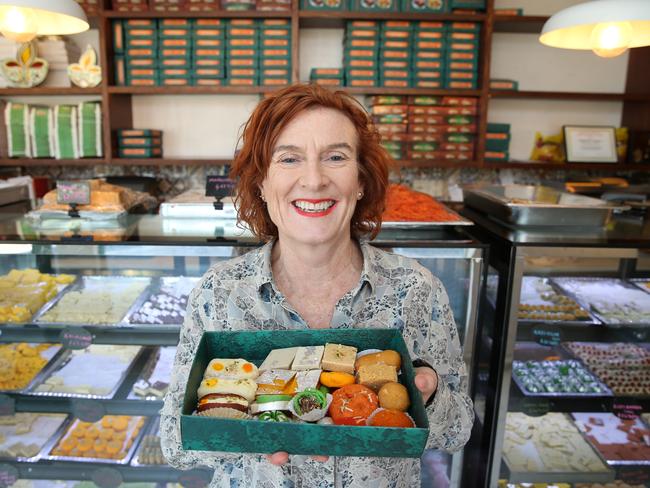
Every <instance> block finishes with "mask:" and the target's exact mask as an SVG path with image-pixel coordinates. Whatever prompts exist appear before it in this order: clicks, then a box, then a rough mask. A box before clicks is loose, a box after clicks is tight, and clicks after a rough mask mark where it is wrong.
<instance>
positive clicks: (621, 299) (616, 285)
mask: <svg viewBox="0 0 650 488" xmlns="http://www.w3.org/2000/svg"><path fill="white" fill-rule="evenodd" d="M551 281H552V282H553V283H554V284H555V285H556V286H558V287H559V288H560V290H562V292H563V293H565V294H567V295H568V296H570V297H571V298H573V299H574V300H575V301H576V302H578V303H579V304H580V305H582V307H583V308H585V309H586V310H589V312H590V313H591V314H592V315H593V316H594V317H596V318H597V319H598V320H600V321H601V322H602V323H603V324H606V325H609V326H618V327H624V326H639V325H649V324H650V294H649V293H645V292H643V291H641V290H640V289H639V288H638V287H637V286H635V285H633V284H631V283H629V282H627V281H624V280H620V279H616V278H551ZM599 288H600V290H599ZM617 289H618V290H617ZM635 300H638V306H639V307H638V312H637V313H639V314H641V315H642V316H643V317H640V319H638V320H637V319H636V318H635V319H633V320H625V321H623V320H622V319H616V318H614V317H611V316H608V315H607V314H606V313H605V312H603V311H602V310H599V308H598V306H597V304H598V302H603V303H605V304H607V306H609V307H611V306H612V305H616V306H620V307H625V306H628V305H629V304H630V303H636V302H635ZM610 310H611V308H610ZM621 312H622V313H623V315H624V316H625V317H627V316H628V314H629V313H630V311H625V309H621Z"/></svg>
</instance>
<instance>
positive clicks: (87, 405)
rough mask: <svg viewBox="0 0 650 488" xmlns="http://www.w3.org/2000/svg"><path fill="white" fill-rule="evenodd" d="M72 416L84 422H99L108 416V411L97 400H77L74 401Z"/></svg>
mask: <svg viewBox="0 0 650 488" xmlns="http://www.w3.org/2000/svg"><path fill="white" fill-rule="evenodd" d="M72 414H73V415H74V416H75V417H77V418H78V419H80V420H83V421H84V422H91V423H94V422H97V421H98V420H101V418H102V417H103V416H104V415H106V409H105V408H104V405H103V404H102V403H101V402H98V401H97V400H84V399H75V400H73V401H72Z"/></svg>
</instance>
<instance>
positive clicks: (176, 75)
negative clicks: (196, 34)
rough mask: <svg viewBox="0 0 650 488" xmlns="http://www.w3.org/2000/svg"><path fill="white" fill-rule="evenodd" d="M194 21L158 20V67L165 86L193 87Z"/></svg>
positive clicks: (162, 83) (161, 82) (161, 80)
mask: <svg viewBox="0 0 650 488" xmlns="http://www.w3.org/2000/svg"><path fill="white" fill-rule="evenodd" d="M193 24H194V21H193V20H192V19H160V20H158V38H159V41H158V42H159V50H158V56H159V57H158V65H159V68H160V69H159V70H160V84H161V85H163V86H190V85H192V82H193V78H192V73H193V71H192V48H193V47H194V38H193Z"/></svg>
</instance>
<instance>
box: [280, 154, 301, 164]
mask: <svg viewBox="0 0 650 488" xmlns="http://www.w3.org/2000/svg"><path fill="white" fill-rule="evenodd" d="M297 161H298V158H294V157H293V156H284V157H282V158H280V162H281V163H285V164H293V163H296V162H297Z"/></svg>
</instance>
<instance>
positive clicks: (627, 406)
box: [612, 397, 643, 420]
mask: <svg viewBox="0 0 650 488" xmlns="http://www.w3.org/2000/svg"><path fill="white" fill-rule="evenodd" d="M612 413H613V414H614V415H616V416H617V417H618V418H619V419H621V420H636V419H637V418H639V416H640V415H641V414H642V413H643V406H642V405H641V402H639V401H637V400H635V399H634V398H630V397H625V398H616V397H615V398H614V401H613V402H612Z"/></svg>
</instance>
